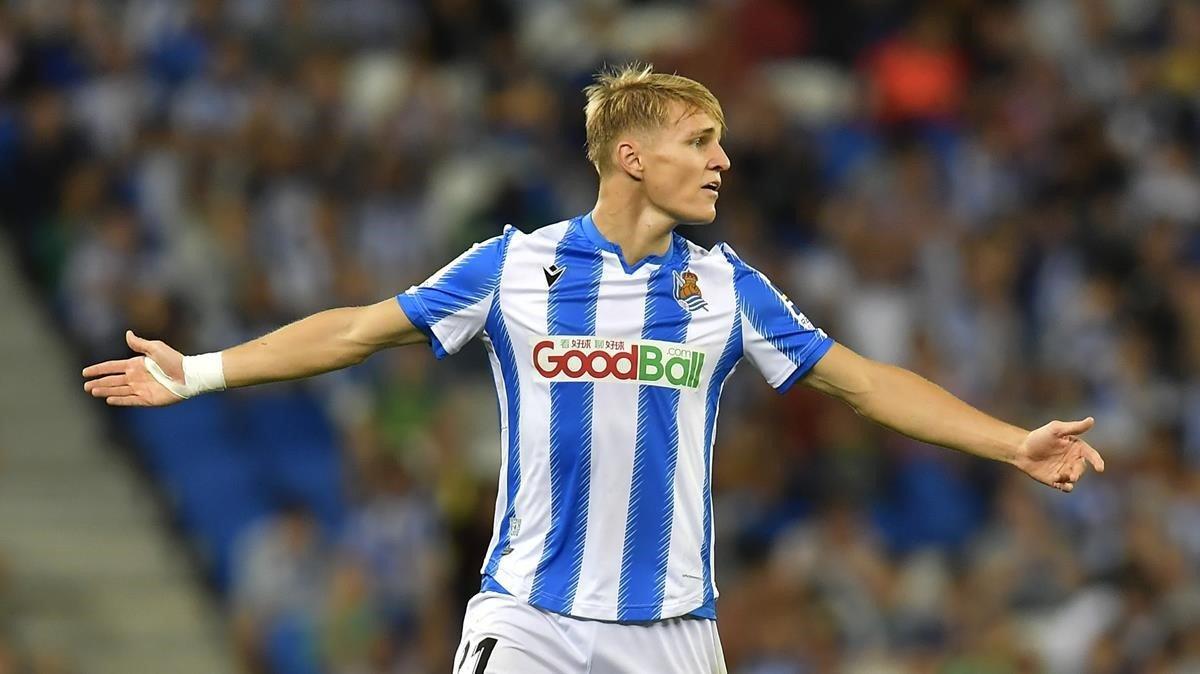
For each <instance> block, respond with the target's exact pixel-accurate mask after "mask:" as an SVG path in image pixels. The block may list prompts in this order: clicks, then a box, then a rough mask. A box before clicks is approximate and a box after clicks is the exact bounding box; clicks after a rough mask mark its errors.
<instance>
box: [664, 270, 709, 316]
mask: <svg viewBox="0 0 1200 674" xmlns="http://www.w3.org/2000/svg"><path fill="white" fill-rule="evenodd" d="M671 274H672V275H673V276H674V277H675V301H677V302H679V306H681V307H683V308H684V309H687V310H688V311H699V310H700V309H703V310H705V311H708V302H705V301H704V295H703V294H701V292H700V277H698V276H696V272H694V271H692V270H690V269H685V270H683V273H682V274H680V273H679V272H678V271H672V272H671Z"/></svg>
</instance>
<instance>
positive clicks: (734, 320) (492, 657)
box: [83, 66, 1104, 674]
mask: <svg viewBox="0 0 1200 674" xmlns="http://www.w3.org/2000/svg"><path fill="white" fill-rule="evenodd" d="M586 93H587V106H586V112H585V114H586V126H587V153H588V159H590V160H591V162H592V164H594V166H595V168H596V170H597V172H598V173H599V178H600V187H599V196H598V198H597V200H596V205H595V207H594V208H593V209H592V211H591V212H589V213H586V214H584V215H579V216H576V217H573V218H570V219H568V220H564V221H562V222H558V223H555V224H551V225H547V226H545V227H541V228H540V229H536V230H534V231H532V232H531V233H528V234H527V233H524V232H523V231H520V230H518V229H515V228H513V227H506V228H505V229H504V230H503V233H501V234H499V235H498V236H496V237H494V238H491V239H488V240H487V241H484V242H482V243H479V244H476V245H475V246H473V247H472V248H471V249H470V250H468V251H466V252H465V253H463V254H462V255H461V256H460V257H458V258H457V259H456V260H454V261H453V262H451V263H450V264H448V265H447V266H446V267H444V268H443V269H441V270H440V271H438V272H437V273H435V274H434V275H433V276H431V277H429V279H428V280H427V281H425V282H424V283H422V284H421V285H419V286H414V287H412V288H409V289H408V290H407V291H405V292H403V293H401V294H400V295H398V296H397V297H396V298H394V299H393V298H388V299H387V300H385V301H382V302H379V303H378V304H374V305H371V306H365V307H346V308H338V309H330V310H328V311H323V312H320V313H317V314H314V315H312V316H309V317H307V318H305V319H303V320H300V321H297V322H295V323H292V324H290V325H287V326H284V327H282V328H280V329H278V330H276V331H275V332H272V333H270V334H268V335H266V336H265V337H262V338H260V339H256V340H253V341H250V342H247V343H245V344H242V345H239V346H235V347H233V348H230V349H226V350H225V351H221V352H219V353H210V354H203V355H198V356H188V357H185V356H183V355H181V354H180V353H179V352H177V351H175V350H174V349H172V348H171V347H170V346H168V345H166V344H164V343H162V342H160V341H149V340H146V339H142V338H141V337H138V336H136V335H134V334H133V333H132V332H129V333H127V336H126V338H127V341H128V343H129V347H130V348H131V349H132V350H133V351H135V352H137V353H138V354H140V355H137V356H135V357H133V358H129V359H127V360H116V361H109V362H105V363H100V364H97V365H93V366H91V367H88V368H87V369H85V370H84V371H83V375H84V376H85V377H88V378H91V379H89V381H87V382H86V383H85V384H84V389H85V390H86V391H88V392H90V393H91V394H92V395H93V396H96V397H100V398H104V399H105V400H106V401H107V402H108V404H110V405H167V404H170V403H173V402H176V401H178V400H181V399H183V398H187V397H190V396H193V395H196V394H199V393H202V392H205V391H210V390H219V389H223V388H226V387H236V386H250V385H253V384H260V383H264V382H273V381H280V380H285V379H296V378H299V377H307V376H310V375H315V374H319V373H322V372H327V371H329V370H334V369H337V368H342V367H346V366H348V365H353V364H355V363H360V362H362V361H363V360H364V359H365V358H367V357H368V356H370V355H371V354H372V353H374V352H375V351H378V350H380V349H383V348H385V347H390V346H398V345H403V344H414V343H417V342H428V343H429V344H430V345H431V346H432V348H433V351H434V354H435V355H436V356H437V357H438V358H443V357H445V356H447V355H450V354H454V353H455V352H457V351H458V350H459V349H461V348H462V347H463V346H464V345H465V344H466V343H467V342H469V341H470V340H472V339H473V338H475V337H479V338H480V339H481V340H482V341H483V344H484V347H485V348H486V349H487V353H488V356H489V358H490V360H491V366H492V374H493V376H494V378H495V384H496V392H497V396H498V398H499V402H500V405H499V408H500V445H501V469H500V478H499V495H498V498H497V503H496V513H495V522H494V526H493V536H492V541H491V544H490V546H489V548H488V551H487V554H486V555H485V558H484V561H483V565H482V568H481V573H482V587H481V590H480V592H479V594H477V595H476V596H475V597H474V598H473V599H472V600H471V601H470V602H469V604H468V606H467V612H466V616H465V619H464V627H463V634H462V641H461V643H460V644H459V647H458V651H457V653H456V654H455V658H454V667H455V672H457V673H461V674H470V673H476V674H478V673H481V672H516V673H519V674H537V673H543V672H544V673H546V674H561V673H569V672H592V673H594V674H600V673H604V672H646V673H648V674H649V673H653V674H661V673H664V672H676V673H693V672H694V673H701V672H703V673H706V674H707V673H711V672H724V671H726V670H725V664H724V661H723V656H722V654H721V647H720V640H719V638H718V635H717V629H716V622H715V619H716V603H715V600H716V598H717V588H716V586H715V584H714V582H713V554H712V542H713V531H712V526H713V524H712V523H713V518H712V498H711V475H712V447H713V436H714V433H715V431H716V421H717V403H718V399H719V398H720V395H721V389H722V386H723V385H724V383H725V381H726V380H727V378H728V377H729V374H730V373H731V372H732V371H733V369H734V367H735V366H736V365H737V364H738V363H739V362H741V361H742V360H743V359H745V360H748V361H750V363H751V364H753V366H754V367H755V368H757V369H758V371H759V372H761V373H762V375H763V377H764V378H765V379H766V380H767V383H769V384H770V385H771V386H773V387H774V388H775V389H777V390H778V391H780V392H781V393H782V392H784V391H787V390H788V389H789V388H791V387H792V386H793V385H794V384H795V383H796V382H801V383H803V384H804V385H806V386H809V387H811V388H814V389H816V390H818V391H821V392H823V393H826V394H829V395H832V396H835V397H837V398H839V399H841V400H843V401H845V402H846V403H848V404H850V405H851V406H852V407H853V408H854V409H855V410H856V411H857V412H858V413H859V414H861V415H863V416H865V417H868V418H870V419H873V420H874V421H876V422H878V423H880V424H882V425H884V426H886V427H888V428H891V429H894V430H896V431H898V432H900V433H903V434H904V435H907V436H910V437H912V438H916V439H917V440H921V441H924V442H929V443H934V444H938V445H942V446H945V447H949V448H952V449H956V450H960V451H964V452H970V453H972V454H975V455H978V456H981V457H985V458H989V459H994V460H997V461H1003V462H1006V463H1009V464H1011V465H1012V466H1014V467H1016V468H1018V469H1020V470H1022V471H1024V472H1026V473H1027V474H1029V475H1030V476H1031V477H1033V478H1034V479H1036V480H1038V481H1040V482H1042V483H1044V484H1046V485H1049V486H1051V487H1054V488H1056V489H1060V490H1062V491H1068V492H1069V491H1071V489H1072V488H1073V487H1074V485H1075V483H1076V481H1078V480H1079V479H1080V477H1081V476H1082V475H1083V473H1084V470H1085V466H1086V465H1087V464H1089V463H1090V464H1091V465H1092V467H1093V468H1094V469H1095V470H1097V471H1100V470H1103V468H1104V462H1103V461H1102V459H1101V458H1100V456H1099V454H1097V453H1096V451H1095V450H1094V449H1092V447H1090V446H1089V445H1088V444H1087V443H1086V442H1084V441H1083V440H1081V439H1080V438H1079V436H1080V434H1082V433H1084V432H1085V431H1087V430H1088V429H1089V428H1091V427H1092V424H1093V420H1092V419H1091V418H1090V417H1089V418H1087V419H1084V420H1082V421H1071V422H1063V421H1052V422H1050V423H1048V424H1046V425H1045V426H1042V427H1041V428H1039V429H1037V430H1034V431H1032V432H1030V431H1027V430H1024V429H1021V428H1018V427H1016V426H1012V425H1009V424H1007V423H1004V422H1001V421H999V420H997V419H994V418H992V417H990V416H988V415H986V414H984V413H982V412H980V411H978V410H976V409H974V408H972V407H971V406H969V405H967V404H966V403H964V402H962V401H960V400H958V399H957V398H955V397H954V396H952V395H951V394H949V393H948V392H946V391H945V390H944V389H942V388H940V387H939V386H937V385H935V384H932V383H930V382H929V381H927V380H925V379H923V378H922V377H920V376H918V375H916V374H913V373H912V372H909V371H907V370H904V369H901V368H898V367H893V366H890V365H885V364H882V363H878V362H873V361H871V360H869V359H866V358H863V357H861V356H859V355H857V354H855V353H854V352H853V351H851V350H850V349H848V348H846V347H844V346H842V345H839V344H836V343H835V342H834V341H833V340H832V339H830V338H829V337H828V336H827V335H826V334H825V333H824V332H823V331H822V330H820V329H818V328H816V327H814V326H813V325H812V323H810V322H809V320H808V319H807V318H806V317H805V316H804V315H803V314H802V313H800V312H799V311H797V310H796V308H795V307H794V306H792V304H791V302H789V301H788V299H787V298H786V297H784V296H783V295H782V294H781V293H780V292H779V291H778V290H777V289H776V288H775V286H773V285H772V284H771V282H770V281H768V280H767V278H766V277H765V276H763V275H762V274H761V273H760V272H758V271H757V270H755V269H754V268H753V267H752V266H750V265H749V264H747V263H746V262H744V261H743V260H742V259H741V258H739V257H738V256H737V254H736V253H735V252H734V251H733V249H732V248H731V247H729V246H728V245H725V244H724V243H722V244H718V245H717V246H714V247H713V248H712V249H710V250H705V249H703V248H701V247H699V246H697V245H695V244H693V243H691V242H689V241H688V240H687V239H685V238H683V237H682V236H681V235H679V234H678V233H676V232H675V227H676V225H678V224H680V223H694V224H695V223H709V222H712V221H713V219H714V218H715V217H716V204H717V199H718V195H719V191H720V188H721V177H722V174H723V173H725V171H727V170H729V168H730V161H729V157H728V156H726V154H725V151H724V150H723V149H722V147H721V138H722V136H723V134H724V132H725V120H724V115H723V113H722V111H721V107H720V104H719V103H718V102H717V100H716V98H715V97H714V96H713V95H712V94H711V93H710V92H709V91H708V89H706V88H705V87H704V86H703V85H701V84H699V83H697V82H695V81H693V80H690V79H687V78H685V77H680V76H677V75H668V74H663V73H655V72H653V71H652V70H651V69H650V68H649V67H641V66H630V67H626V68H624V69H621V70H618V71H612V72H607V73H602V74H600V75H599V76H597V78H596V81H595V83H594V84H593V85H591V86H589V87H587V89H586Z"/></svg>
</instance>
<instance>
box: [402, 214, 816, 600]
mask: <svg viewBox="0 0 1200 674" xmlns="http://www.w3.org/2000/svg"><path fill="white" fill-rule="evenodd" d="M397 300H398V301H399V303H400V306H401V307H402V308H403V309H404V312H405V313H406V314H407V315H408V317H409V319H410V320H411V321H412V323H413V324H414V325H416V326H417V327H418V328H420V329H421V330H422V331H423V332H424V333H425V334H426V335H428V336H429V338H430V343H431V345H432V347H433V350H434V353H435V354H436V356H437V357H438V358H444V357H445V356H446V355H449V354H453V353H455V352H457V351H458V350H459V349H461V348H462V347H463V345H465V344H466V343H467V342H468V341H470V340H471V339H472V338H474V337H476V336H480V337H481V338H482V341H483V343H484V345H485V347H486V349H487V353H488V356H489V358H490V360H491V365H492V374H493V377H494V379H495V384H496V393H497V397H498V399H499V408H500V436H501V469H500V481H499V491H498V496H497V500H496V514H495V522H494V525H493V534H492V540H491V544H490V546H489V548H488V552H487V555H486V557H485V559H484V562H483V566H482V569H481V572H482V573H483V577H484V580H483V587H484V589H491V590H496V591H501V592H507V593H509V594H512V595H514V596H516V597H518V598H520V599H522V600H524V601H527V602H528V603H530V604H532V605H534V606H537V607H539V608H543V609H546V610H550V611H554V612H557V613H562V614H566V615H571V616H575V617H580V618H591V619H599V620H615V621H622V622H626V621H629V622H634V621H650V620H658V619H664V618H671V617H675V616H680V615H689V614H690V615H694V616H699V617H705V618H715V617H716V608H715V605H714V601H715V599H716V597H717V588H716V585H715V583H714V581H713V554H712V547H713V531H712V528H713V517H712V494H711V484H712V448H713V437H714V433H715V430H716V422H717V402H718V399H719V398H720V395H721V388H722V386H723V385H724V383H725V381H726V379H727V378H728V377H729V375H730V373H731V372H732V371H733V369H734V367H735V366H736V365H737V364H738V363H739V362H740V361H741V360H742V359H743V358H746V359H748V360H749V361H750V362H751V363H753V364H754V366H755V367H756V368H757V369H758V370H759V371H760V372H761V373H762V375H763V376H764V378H765V379H766V380H767V382H768V383H769V384H771V385H772V386H773V387H775V388H776V389H777V390H779V391H781V392H782V391H785V390H787V389H788V388H789V387H791V385H792V384H793V383H794V382H795V381H796V380H798V379H799V378H800V377H801V376H803V375H804V374H805V373H806V372H808V370H809V369H811V368H812V366H813V365H814V364H815V363H816V362H817V360H819V359H820V358H821V356H823V355H824V354H825V352H827V351H828V350H829V348H830V347H831V346H832V344H833V341H832V340H831V339H830V338H829V337H828V336H826V334H825V333H824V332H823V331H821V330H819V329H817V328H815V327H813V325H812V323H810V322H809V321H808V319H807V318H805V317H804V315H803V314H801V313H799V312H797V311H796V309H795V308H794V307H793V306H792V304H791V303H790V302H789V301H788V300H787V298H786V297H784V296H783V295H782V294H781V293H780V292H779V291H778V290H776V289H775V287H774V286H773V285H772V284H771V283H770V282H769V281H768V280H767V278H766V277H765V276H763V274H761V273H760V272H758V271H757V270H755V269H753V268H752V267H750V266H749V265H747V264H746V263H745V262H742V260H740V259H739V258H738V257H737V255H736V254H734V252H733V251H732V250H731V249H730V248H729V246H727V245H725V244H723V243H722V244H718V245H716V246H714V247H713V248H712V249H711V250H705V249H703V248H701V247H699V246H697V245H696V244H693V243H691V242H689V241H687V240H686V239H684V238H683V237H682V236H680V235H679V234H677V233H674V234H672V237H671V245H670V247H669V248H668V250H667V251H666V252H665V253H663V254H662V255H653V256H649V257H647V258H645V259H643V260H641V261H639V262H638V264H636V265H633V266H629V265H628V264H626V262H625V260H624V256H623V255H622V254H621V250H620V248H619V246H617V245H616V244H613V243H611V242H609V241H607V240H606V239H605V238H604V237H603V236H602V235H601V234H600V232H599V231H598V230H597V229H596V226H595V223H594V222H593V221H592V218H591V216H590V214H589V215H584V216H580V217H576V218H574V219H572V220H568V221H564V222H560V223H557V224H553V225H549V226H546V227H543V228H541V229H538V230H536V231H534V232H532V233H530V234H525V233H522V232H520V231H518V230H517V229H515V228H513V227H511V226H509V227H506V228H505V229H504V232H503V234H501V235H499V236H497V237H495V238H492V239H489V240H487V241H484V242H482V243H479V244H476V245H475V246H473V247H472V248H471V249H470V250H468V251H467V252H465V253H464V254H462V255H461V256H460V257H458V258H457V259H456V260H454V261H453V262H451V263H450V264H448V265H447V266H446V267H444V268H443V269H441V270H440V271H438V272H437V273H436V274H434V275H433V276H431V277H430V278H429V279H428V280H427V281H425V282H424V283H422V284H421V285H418V286H413V287H412V288H409V289H408V290H407V291H405V292H404V293H402V294H400V295H398V296H397Z"/></svg>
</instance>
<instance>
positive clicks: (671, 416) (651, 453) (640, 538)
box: [617, 235, 692, 621]
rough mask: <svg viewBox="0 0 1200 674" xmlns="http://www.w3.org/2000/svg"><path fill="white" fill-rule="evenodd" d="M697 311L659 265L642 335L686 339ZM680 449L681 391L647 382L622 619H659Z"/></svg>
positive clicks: (683, 250)
mask: <svg viewBox="0 0 1200 674" xmlns="http://www.w3.org/2000/svg"><path fill="white" fill-rule="evenodd" d="M672 245H676V246H678V247H679V250H678V252H677V254H678V255H679V256H680V257H679V262H678V264H679V268H680V269H685V268H686V267H687V264H688V254H689V251H688V248H687V244H686V243H684V242H683V239H682V238H681V237H679V236H677V235H676V236H675V237H674V239H673V241H672ZM691 318H692V315H691V313H690V312H689V311H687V310H686V309H684V308H683V307H682V306H680V304H679V302H677V301H676V300H675V283H674V278H673V276H672V274H671V269H669V268H667V265H663V266H660V267H659V268H658V269H655V270H654V271H653V272H652V273H651V274H650V279H649V280H648V281H647V293H646V305H645V323H644V324H643V326H642V339H656V340H662V341H667V342H678V343H682V342H684V341H685V340H686V338H687V329H688V323H689V322H690V321H691ZM678 453H679V391H678V390H677V389H670V388H663V387H659V386H646V385H642V386H640V387H639V389H638V417H637V442H636V444H635V446H634V454H633V479H632V484H631V486H630V493H629V514H628V519H627V520H626V522H625V549H624V554H623V557H622V559H621V583H620V589H619V592H618V595H617V619H618V620H622V621H642V620H658V619H659V618H660V617H661V616H662V604H663V594H664V592H665V590H666V582H667V554H668V551H669V548H670V543H671V526H672V520H673V518H674V502H675V461H676V458H677V456H678Z"/></svg>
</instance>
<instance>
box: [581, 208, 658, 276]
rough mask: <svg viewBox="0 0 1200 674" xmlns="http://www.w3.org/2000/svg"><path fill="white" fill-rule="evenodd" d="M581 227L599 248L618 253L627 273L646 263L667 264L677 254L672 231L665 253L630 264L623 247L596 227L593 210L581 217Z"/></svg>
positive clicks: (648, 256)
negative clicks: (605, 236)
mask: <svg viewBox="0 0 1200 674" xmlns="http://www.w3.org/2000/svg"><path fill="white" fill-rule="evenodd" d="M579 228H580V229H582V230H583V233H584V235H586V236H587V238H588V240H589V241H591V242H592V244H593V245H595V246H596V247H597V248H599V249H600V250H607V251H608V252H610V253H613V254H614V255H616V256H617V259H618V260H620V262H621V267H623V268H624V269H625V273H626V274H632V273H633V272H635V271H637V270H638V269H640V268H641V267H642V265H644V264H658V265H662V264H666V263H668V262H670V261H671V258H673V257H674V256H675V234H674V233H672V234H671V245H669V246H667V252H665V253H663V254H662V255H647V256H646V257H644V258H642V259H640V260H638V262H637V264H635V265H633V266H630V265H629V264H628V263H627V262H626V261H625V255H624V254H623V253H622V252H621V247H620V246H619V245H617V244H615V243H613V242H612V241H609V240H608V239H606V238H604V235H603V234H601V233H600V230H599V229H597V228H596V221H595V220H593V219H592V214H591V212H588V214H587V215H584V216H583V217H582V218H580V220H579Z"/></svg>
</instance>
